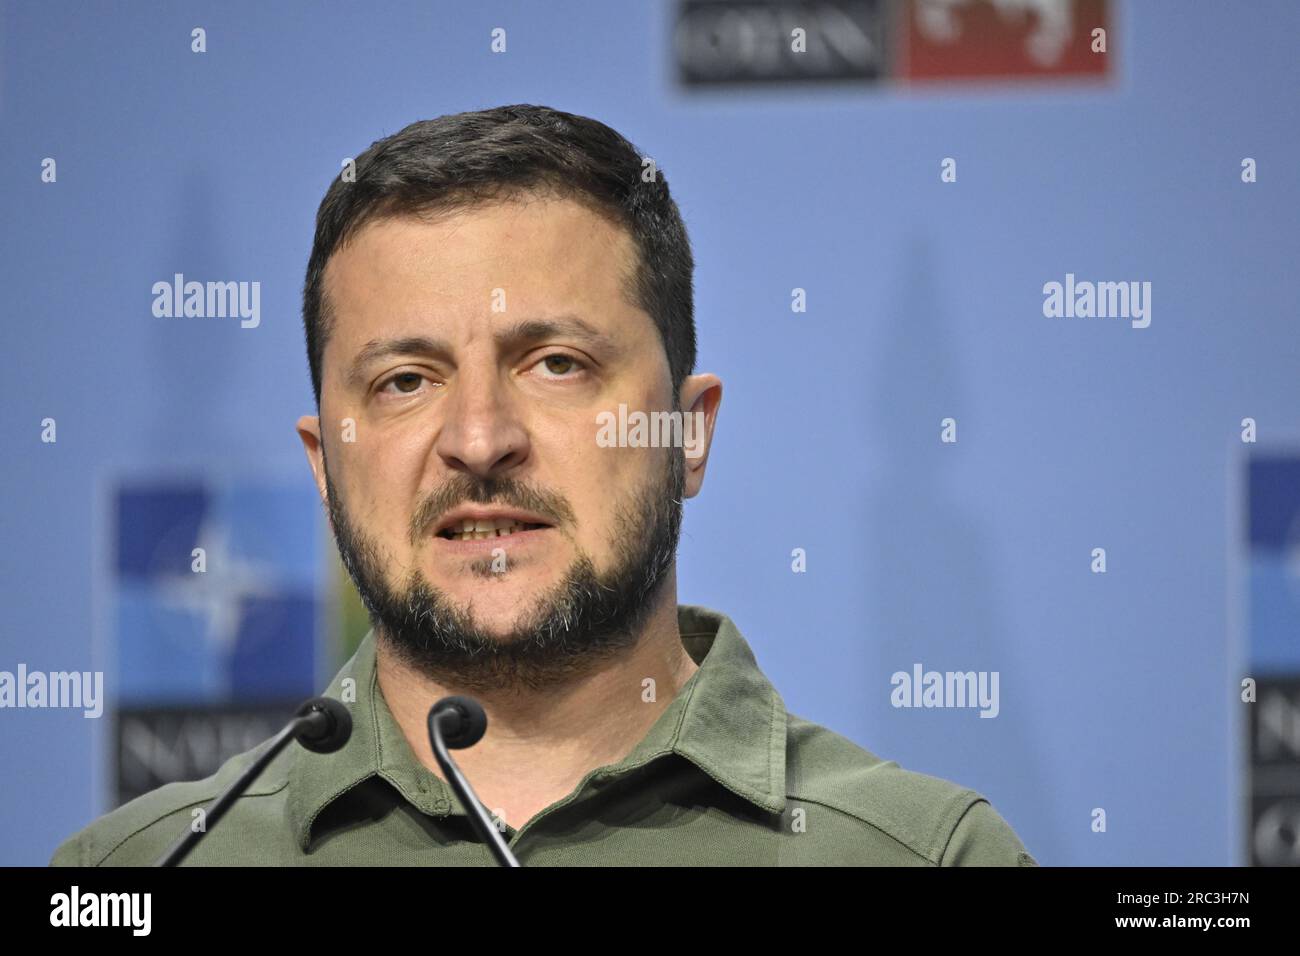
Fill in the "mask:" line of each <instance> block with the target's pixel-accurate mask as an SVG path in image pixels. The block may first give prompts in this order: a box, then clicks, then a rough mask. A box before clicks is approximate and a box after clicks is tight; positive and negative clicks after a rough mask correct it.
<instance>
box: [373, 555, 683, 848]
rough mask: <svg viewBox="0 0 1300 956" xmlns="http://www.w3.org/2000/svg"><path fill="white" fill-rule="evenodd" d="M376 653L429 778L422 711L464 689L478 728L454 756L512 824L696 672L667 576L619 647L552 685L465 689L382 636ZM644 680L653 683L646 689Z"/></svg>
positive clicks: (384, 684)
mask: <svg viewBox="0 0 1300 956" xmlns="http://www.w3.org/2000/svg"><path fill="white" fill-rule="evenodd" d="M376 653H377V661H376V666H377V669H378V677H379V685H380V688H381V690H382V691H383V695H384V699H385V701H386V702H387V703H388V706H389V709H390V710H391V711H392V713H393V717H394V718H395V719H396V721H397V725H398V726H399V727H400V728H401V730H402V734H403V736H405V738H406V740H407V742H408V743H409V744H410V746H411V750H412V751H413V752H414V753H415V756H416V758H417V759H418V760H419V761H420V762H421V763H422V764H424V766H426V767H427V768H429V770H430V771H431V772H432V773H434V774H435V775H436V776H438V777H441V776H442V772H441V770H440V769H439V768H438V765H437V762H436V761H435V760H434V757H433V750H432V748H431V747H430V744H429V737H428V724H427V722H426V721H427V719H428V715H429V708H430V707H432V706H433V704H434V703H435V702H437V701H438V700H440V699H441V698H443V697H446V696H448V695H450V694H467V695H468V696H472V697H474V698H475V699H476V700H478V701H479V703H481V704H482V705H483V708H484V710H485V711H487V717H488V732H487V734H486V735H485V736H484V738H483V739H482V740H481V741H479V742H478V743H477V744H475V745H474V746H473V747H470V748H468V749H466V750H460V751H457V752H456V754H455V759H456V762H457V763H458V764H459V765H460V767H461V769H462V770H463V771H464V773H465V776H466V777H467V778H468V779H469V780H470V783H471V785H472V786H473V787H474V790H475V792H476V793H477V794H478V796H479V798H480V799H481V800H482V801H483V803H484V805H485V806H486V807H487V809H488V812H489V813H499V814H500V815H502V816H503V817H504V819H505V821H506V823H507V824H509V825H510V826H511V827H514V828H516V829H517V828H519V827H521V826H523V825H524V823H526V822H527V821H528V819H530V818H531V817H532V816H533V815H534V814H535V813H536V812H537V811H539V810H542V809H544V808H545V807H547V806H549V805H550V804H551V803H554V802H555V801H557V800H559V799H561V798H562V797H564V796H566V795H567V794H569V793H570V792H571V791H572V790H573V789H574V788H575V787H576V786H577V784H578V782H579V781H580V780H581V779H582V778H583V777H584V776H585V775H586V774H587V773H588V772H589V771H591V770H594V769H595V768H597V767H602V766H606V765H608V764H612V763H617V762H618V761H619V760H621V759H622V758H624V757H625V756H627V754H628V753H630V752H631V751H632V749H633V748H634V747H635V746H636V745H637V743H639V742H640V741H641V739H642V738H643V737H644V736H645V735H646V733H647V732H648V731H649V729H650V727H651V726H652V725H653V724H654V722H655V721H656V720H657V719H658V718H659V715H660V714H662V713H663V711H664V709H665V708H666V707H667V706H668V705H669V704H670V703H672V701H673V699H674V698H675V697H676V696H677V693H678V691H679V690H681V687H682V685H683V684H685V683H686V681H687V680H688V679H689V678H690V676H691V675H692V674H694V673H695V671H696V670H698V665H696V663H695V662H694V661H693V660H692V659H691V657H690V655H689V654H687V652H686V648H685V647H684V646H683V645H682V640H681V635H680V633H679V632H678V629H677V587H676V581H675V580H673V579H670V580H667V581H665V582H664V586H663V587H662V588H661V590H660V595H659V599H658V601H657V602H656V606H655V607H654V609H653V610H652V611H651V612H650V613H649V614H648V615H647V616H646V618H645V620H644V622H643V624H642V626H641V628H640V629H639V631H638V633H637V635H636V640H635V642H634V643H633V644H632V645H631V646H630V647H628V649H627V650H626V651H625V652H623V653H621V654H618V655H616V656H614V657H610V658H607V659H604V660H602V661H600V662H599V663H598V664H596V665H595V666H594V667H593V668H591V669H590V670H588V671H586V672H583V673H580V674H578V675H575V677H574V678H573V680H572V681H571V682H569V683H567V684H565V685H562V686H560V687H548V688H545V689H539V690H536V691H530V690H526V689H520V688H518V687H511V688H508V689H502V690H500V691H494V690H486V691H485V690H483V689H481V688H476V689H475V690H473V691H469V690H467V689H466V688H463V687H458V686H457V685H456V684H455V683H454V682H445V681H440V680H438V679H434V678H431V677H429V676H428V675H425V674H421V673H417V672H415V671H413V670H411V669H410V668H409V667H407V666H405V665H403V664H402V662H401V661H399V660H397V659H396V658H395V657H394V655H393V654H392V653H390V652H386V651H385V648H384V642H382V641H380V642H377V644H376ZM647 679H650V680H653V681H654V684H653V687H654V694H653V695H651V694H650V693H649V691H648V690H647V689H646V688H647V684H646V681H647ZM651 696H653V698H654V699H653V700H650V699H649V698H650V697H651Z"/></svg>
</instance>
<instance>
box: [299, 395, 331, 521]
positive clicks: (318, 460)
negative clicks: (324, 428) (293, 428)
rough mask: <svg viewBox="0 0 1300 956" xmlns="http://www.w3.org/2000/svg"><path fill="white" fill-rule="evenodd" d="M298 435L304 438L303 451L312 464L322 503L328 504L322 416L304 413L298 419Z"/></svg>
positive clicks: (312, 472)
mask: <svg viewBox="0 0 1300 956" xmlns="http://www.w3.org/2000/svg"><path fill="white" fill-rule="evenodd" d="M298 437H299V438H301V439H302V448H303V451H305V452H306V453H307V464H309V465H310V466H311V474H312V478H313V479H314V480H315V481H316V491H317V493H319V494H320V500H321V504H327V503H328V501H329V498H328V497H327V495H326V492H325V457H324V456H325V446H324V445H323V444H322V443H321V437H320V417H319V416H317V415H304V416H302V418H300V419H298Z"/></svg>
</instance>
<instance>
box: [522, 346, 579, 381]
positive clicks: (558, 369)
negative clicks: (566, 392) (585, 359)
mask: <svg viewBox="0 0 1300 956" xmlns="http://www.w3.org/2000/svg"><path fill="white" fill-rule="evenodd" d="M533 368H536V369H540V370H542V375H541V377H542V378H544V379H551V380H552V381H564V380H566V379H571V378H578V377H580V376H581V373H582V372H585V371H586V370H587V366H586V365H585V364H583V363H582V362H581V361H579V360H578V359H577V358H575V357H574V356H572V355H570V354H568V353H567V352H551V353H550V354H549V355H543V356H542V357H541V358H540V359H538V360H537V362H536V364H535V365H534V366H533Z"/></svg>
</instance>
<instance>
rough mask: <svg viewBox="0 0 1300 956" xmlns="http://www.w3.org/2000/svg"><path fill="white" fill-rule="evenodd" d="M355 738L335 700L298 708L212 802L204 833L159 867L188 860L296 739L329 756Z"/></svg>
mask: <svg viewBox="0 0 1300 956" xmlns="http://www.w3.org/2000/svg"><path fill="white" fill-rule="evenodd" d="M351 736H352V714H350V713H349V712H348V709H347V708H346V707H344V706H343V705H342V704H341V703H339V702H338V701H337V700H334V699H333V698H332V697H313V698H312V699H311V700H309V701H307V702H306V703H304V704H303V705H302V706H301V707H299V708H298V712H297V713H296V714H295V715H294V718H293V720H291V721H289V724H288V726H286V727H285V728H284V730H282V731H280V732H279V733H278V734H276V735H275V737H273V738H272V739H271V745H270V746H269V747H267V748H266V750H264V751H263V752H262V754H261V756H259V757H258V758H257V759H256V760H254V761H253V762H252V763H251V764H249V765H248V766H247V767H246V768H245V769H244V772H243V773H241V774H240V775H239V778H238V779H237V780H235V782H234V783H232V784H231V785H230V786H229V787H227V788H226V789H225V792H223V793H222V794H221V795H220V796H219V797H217V799H216V800H214V801H212V804H211V805H210V806H209V807H208V809H207V811H206V812H205V814H204V817H203V829H202V830H189V831H187V832H186V833H185V834H184V835H183V836H182V837H181V838H180V839H179V840H177V841H176V843H175V844H174V845H173V846H172V848H171V849H170V850H168V851H167V852H166V854H164V855H163V857H162V859H160V860H159V861H158V862H157V863H156V864H155V865H156V866H176V865H177V864H178V863H180V861H181V860H183V859H185V857H186V855H187V854H188V853H189V852H190V851H191V850H192V849H194V845H195V844H196V843H198V842H199V841H200V840H201V839H203V837H204V836H206V835H207V834H208V832H209V831H210V830H211V829H212V827H214V826H216V823H217V821H218V820H220V819H221V817H222V816H223V815H224V814H225V812H226V811H227V810H229V809H230V806H231V804H233V803H234V802H235V801H236V800H237V799H239V796H240V794H242V793H243V792H244V791H245V790H247V789H248V787H249V784H251V783H252V782H253V780H254V779H256V777H257V775H258V774H260V773H261V772H262V771H263V770H265V769H266V765H267V764H269V763H270V762H271V761H272V760H274V759H275V757H276V755H277V754H279V752H280V751H281V750H283V749H284V748H285V747H287V746H288V745H289V741H291V740H295V739H296V740H297V741H298V743H300V744H302V745H303V746H304V747H306V748H307V749H308V750H310V751H312V752H313V753H318V754H328V753H333V752H334V751H336V750H339V749H341V748H342V747H343V745H344V744H346V743H347V742H348V738H349V737H351Z"/></svg>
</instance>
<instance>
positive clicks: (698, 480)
mask: <svg viewBox="0 0 1300 956" xmlns="http://www.w3.org/2000/svg"><path fill="white" fill-rule="evenodd" d="M678 396H679V406H680V408H681V411H682V444H683V445H684V447H683V448H682V452H683V454H684V455H685V457H686V488H685V491H684V494H685V496H686V497H687V498H694V497H695V496H696V495H698V494H699V493H700V489H701V488H702V487H704V470H705V468H706V467H707V465H708V462H709V449H710V448H711V447H712V446H713V426H714V424H715V423H716V422H717V420H718V406H720V405H721V404H722V380H721V379H720V378H718V376H716V375H710V374H708V373H704V374H700V375H688V376H686V378H685V379H683V380H682V387H681V390H680V391H679V392H678Z"/></svg>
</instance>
